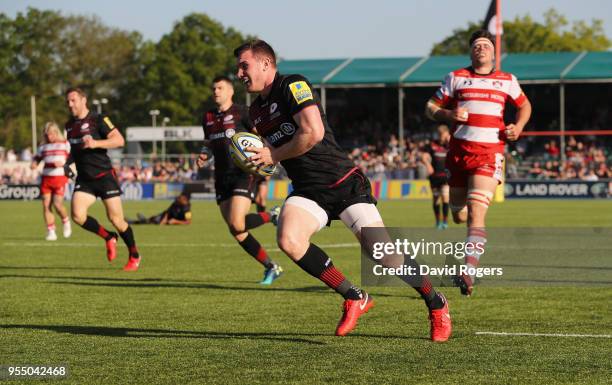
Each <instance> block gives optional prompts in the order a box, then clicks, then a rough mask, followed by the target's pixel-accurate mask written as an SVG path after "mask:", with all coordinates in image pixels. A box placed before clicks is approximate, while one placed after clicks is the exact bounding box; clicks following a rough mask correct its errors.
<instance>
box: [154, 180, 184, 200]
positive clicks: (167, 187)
mask: <svg viewBox="0 0 612 385" xmlns="http://www.w3.org/2000/svg"><path fill="white" fill-rule="evenodd" d="M184 187H185V185H184V184H183V183H155V187H154V189H153V198H154V199H174V198H176V197H177V196H178V195H179V194H180V193H181V192H182V191H183V188H184Z"/></svg>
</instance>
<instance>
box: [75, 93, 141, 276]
mask: <svg viewBox="0 0 612 385" xmlns="http://www.w3.org/2000/svg"><path fill="white" fill-rule="evenodd" d="M66 103H67V105H68V109H69V110H70V114H71V115H72V118H70V120H68V122H67V123H66V132H67V135H68V141H69V142H70V145H71V148H72V153H71V159H72V160H73V161H74V163H75V164H76V169H77V178H76V182H75V185H74V193H73V194H72V220H73V221H74V222H75V223H77V224H79V225H80V226H81V227H82V228H84V229H85V230H87V231H90V232H92V233H94V234H96V235H98V236H99V237H101V238H103V239H104V241H105V243H106V257H107V259H108V261H109V262H110V261H112V260H114V259H115V257H116V256H117V250H116V244H117V238H118V236H117V233H115V232H113V231H109V230H107V229H105V228H104V227H103V226H102V225H100V224H99V223H98V221H97V220H96V219H95V218H93V217H91V216H89V215H88V214H87V211H88V209H89V207H90V206H91V205H93V204H94V203H95V202H96V198H100V199H102V203H103V204H104V208H105V210H106V215H107V217H108V219H109V220H110V221H111V223H112V224H113V226H114V227H115V229H117V231H118V232H119V235H120V236H121V239H123V241H124V242H125V244H126V246H127V248H128V253H129V258H128V263H127V264H126V265H125V266H124V267H123V270H125V271H136V270H138V266H139V265H140V255H139V254H138V249H137V248H136V241H135V240H134V233H133V231H132V228H131V227H130V225H129V224H128V223H127V222H126V221H125V219H124V218H123V207H122V205H121V188H120V187H119V182H118V181H117V178H116V176H115V171H114V170H113V167H112V166H111V161H110V158H109V157H108V154H107V153H106V150H107V149H109V148H118V147H123V145H124V143H125V141H124V139H123V135H121V133H120V132H119V130H118V129H116V128H115V126H114V125H113V123H112V122H111V120H110V119H109V118H108V117H107V116H103V115H98V114H96V113H94V112H91V111H89V108H87V95H86V94H85V92H83V90H81V89H80V88H69V89H68V90H67V91H66Z"/></svg>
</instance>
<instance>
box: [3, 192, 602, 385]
mask: <svg viewBox="0 0 612 385" xmlns="http://www.w3.org/2000/svg"><path fill="white" fill-rule="evenodd" d="M167 205H168V202H167V201H165V202H127V203H125V206H124V207H125V211H126V214H127V216H131V217H133V216H135V214H136V212H138V211H141V212H144V213H146V214H148V215H152V214H155V213H157V212H159V211H161V210H162V209H164V208H165V207H166V206H167ZM379 207H380V209H381V213H382V215H383V218H384V219H385V221H386V223H387V225H389V226H430V225H431V222H432V219H431V216H432V215H431V213H430V212H431V208H430V207H431V205H430V203H429V202H382V203H381V204H380V205H379ZM0 212H2V225H1V227H0V243H1V247H0V293H1V294H0V295H1V297H0V298H1V299H0V365H9V364H36V365H51V364H68V365H69V367H70V376H69V378H68V379H64V380H49V381H48V382H49V383H58V384H60V383H61V384H64V383H70V384H72V383H74V384H272V383H275V384H408V383H415V384H416V383H418V384H441V383H447V384H459V383H465V384H493V383H501V384H510V383H513V384H514V383H517V384H526V383H529V384H566V383H567V384H569V383H585V384H596V383H609V381H610V375H611V374H610V373H612V362H611V360H612V358H611V357H612V354H611V352H612V339H611V338H595V337H568V336H557V337H555V336H533V335H525V336H497V335H478V334H476V332H478V331H496V332H516V333H543V334H559V335H567V334H579V335H608V336H609V335H610V334H612V310H611V309H612V308H611V306H610V304H611V299H612V287H611V286H610V285H607V286H606V285H603V286H602V285H600V286H597V287H579V288H575V287H559V288H551V287H513V288H510V287H480V288H479V287H477V288H476V292H475V296H473V297H472V298H467V299H466V298H462V297H461V296H460V295H459V292H458V289H455V288H444V290H443V291H444V292H445V294H446V295H447V297H448V299H449V303H450V308H451V314H452V317H453V322H454V325H453V326H454V332H453V338H452V339H451V340H450V341H449V342H448V343H445V344H433V343H431V342H430V341H429V340H428V339H427V337H428V322H427V312H426V309H425V307H424V305H423V304H422V302H421V300H420V299H419V298H417V295H416V293H414V292H413V291H412V290H411V289H409V288H403V287H392V288H378V287H374V288H370V293H371V294H372V295H373V296H374V297H375V299H376V301H377V304H376V306H375V307H374V308H373V309H372V310H371V311H370V312H369V313H368V314H367V315H365V316H364V317H363V318H361V321H360V323H359V326H358V328H357V329H356V331H355V332H354V333H353V334H351V335H350V336H348V337H344V338H339V337H334V335H333V333H334V329H335V325H336V323H337V321H338V319H339V317H340V314H341V309H340V305H341V298H340V297H339V296H338V295H336V294H335V293H333V292H331V291H330V290H329V289H326V288H325V287H324V286H323V284H322V283H320V282H319V281H317V280H315V279H313V278H312V277H310V276H308V275H306V274H305V273H304V272H302V271H301V270H300V269H299V268H298V267H297V266H295V265H294V264H293V263H292V262H290V261H289V260H288V258H287V257H286V256H284V255H282V254H281V253H280V252H279V251H278V250H277V249H276V247H275V245H274V229H273V227H272V226H271V225H266V226H264V227H261V228H259V229H256V230H255V231H253V233H254V235H255V236H256V237H257V238H258V239H259V240H260V241H261V242H262V243H263V244H265V245H267V246H268V248H269V249H270V254H271V256H272V257H273V258H274V259H275V260H276V261H278V262H280V263H281V264H282V265H283V267H284V268H285V275H284V276H283V277H282V278H281V279H280V280H278V281H277V282H275V284H274V285H272V286H271V287H262V286H260V285H258V284H257V283H256V282H257V281H258V280H259V279H260V278H261V275H262V268H260V266H259V265H258V264H257V263H256V262H255V261H254V260H252V259H251V258H250V257H248V256H247V255H246V254H245V253H244V252H243V251H242V249H240V248H239V246H238V245H236V244H235V242H234V241H233V239H232V238H231V236H230V235H229V233H228V231H227V230H226V228H225V226H224V224H223V222H222V220H221V217H220V214H219V213H218V209H217V207H216V205H215V204H214V203H213V202H194V203H193V212H194V223H193V224H192V225H191V226H187V227H178V226H176V227H156V226H139V227H136V228H135V234H136V239H137V241H138V244H139V247H140V250H141V252H142V254H143V256H144V258H143V262H142V265H141V270H140V271H138V272H136V273H124V272H122V271H121V269H120V268H121V266H122V265H123V263H125V260H126V259H127V255H126V254H127V253H126V250H125V247H124V246H123V244H122V243H121V242H120V247H119V248H118V250H119V252H120V253H119V257H118V258H117V260H116V261H115V262H114V263H113V264H109V263H108V262H107V261H106V258H105V252H104V247H103V243H102V241H101V240H100V239H99V238H97V237H95V236H93V235H91V234H89V233H86V232H85V231H83V230H81V229H80V228H75V230H74V235H73V237H72V238H71V239H69V240H65V239H62V238H61V228H60V229H59V230H60V231H59V232H58V236H60V239H59V240H58V241H57V242H54V243H49V242H45V241H44V231H45V227H44V224H43V221H42V215H41V209H40V202H0ZM91 213H92V214H93V215H94V216H96V217H98V218H100V219H102V218H103V211H102V206H101V204H100V203H97V204H96V205H95V206H94V208H93V209H92V211H91ZM58 222H59V221H58ZM103 222H104V223H105V224H107V223H108V221H107V220H106V219H105V218H104V221H103ZM488 226H491V227H494V226H495V227H500V226H502V227H503V226H566V227H571V226H605V227H611V226H612V201H571V200H568V201H507V202H505V203H503V204H495V205H493V206H492V208H491V210H490V214H489V220H488ZM315 242H316V243H318V244H320V245H338V244H343V243H348V244H354V243H355V240H354V239H353V236H352V234H351V233H350V232H349V231H348V230H346V229H345V228H344V227H343V226H342V225H341V224H340V223H336V224H334V225H333V226H332V228H330V229H325V230H323V231H321V232H320V233H319V234H317V235H316V237H315ZM324 248H325V247H324ZM327 250H328V252H329V254H330V256H331V257H332V258H333V260H334V264H335V265H336V266H338V267H339V268H340V269H341V270H342V271H344V273H345V274H346V275H347V277H349V278H352V279H353V280H354V281H358V280H359V248H358V247H356V246H351V245H349V246H345V247H335V248H328V249H327ZM582 257H583V255H579V254H578V255H575V259H574V260H573V261H565V262H564V263H566V264H567V263H572V264H574V265H580V264H581V258H582ZM485 258H486V255H485ZM608 269H610V267H608ZM35 381H39V382H36V383H46V381H44V380H22V381H21V383H34V382H35ZM8 383H20V381H13V382H7V384H8Z"/></svg>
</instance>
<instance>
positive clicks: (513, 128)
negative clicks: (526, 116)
mask: <svg viewBox="0 0 612 385" xmlns="http://www.w3.org/2000/svg"><path fill="white" fill-rule="evenodd" d="M521 132H523V129H522V128H521V127H519V126H517V125H515V124H513V123H510V124H508V125H507V126H506V131H505V133H506V138H507V139H508V140H511V141H515V140H518V138H519V136H521Z"/></svg>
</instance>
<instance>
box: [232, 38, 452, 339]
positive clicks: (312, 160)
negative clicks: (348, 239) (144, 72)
mask: <svg viewBox="0 0 612 385" xmlns="http://www.w3.org/2000/svg"><path fill="white" fill-rule="evenodd" d="M234 55H235V56H236V58H237V65H238V73H237V75H238V78H239V79H240V80H242V82H243V83H244V84H245V85H246V87H247V91H248V92H250V93H257V94H259V95H258V96H257V98H256V99H255V101H254V102H253V104H252V105H251V106H250V111H249V112H250V116H251V120H252V121H253V123H254V124H255V128H256V130H257V132H258V133H259V134H260V135H261V136H263V137H264V139H265V141H266V142H267V145H266V146H265V147H263V148H253V147H251V148H247V151H252V152H255V153H256V154H255V155H253V156H252V157H251V158H250V159H251V162H252V164H253V165H254V166H256V167H265V166H268V165H272V164H276V163H279V162H280V163H281V164H282V165H283V167H284V168H285V170H286V171H287V174H288V176H289V178H290V179H291V183H292V185H293V191H292V192H291V194H290V196H289V197H288V198H287V200H286V201H285V203H284V205H283V208H282V210H281V214H280V218H279V223H278V230H277V242H278V245H279V247H280V248H281V250H283V252H285V254H287V255H288V256H289V257H290V258H291V259H292V260H293V261H295V262H296V264H297V265H298V266H300V267H301V268H302V269H303V270H304V271H306V272H307V273H308V274H310V275H312V276H313V277H315V278H317V279H319V280H321V281H322V282H323V283H325V284H326V285H327V286H329V287H330V288H332V289H334V290H335V291H336V292H337V293H338V294H340V295H341V296H342V297H343V298H344V303H343V311H344V313H343V316H342V318H341V319H340V322H339V323H338V326H337V328H336V335H339V336H343V335H346V334H347V333H349V332H351V331H352V330H353V329H354V328H355V326H356V324H357V319H358V318H359V317H360V316H361V315H363V314H364V313H365V312H367V311H368V310H369V309H370V308H371V307H372V306H373V304H374V302H373V300H372V297H371V296H370V295H369V294H368V293H366V292H365V291H363V290H362V289H361V288H359V287H357V286H355V285H353V284H352V283H351V282H350V281H349V280H348V279H346V278H345V276H344V275H343V274H342V272H340V271H339V270H338V269H337V268H336V267H335V266H334V264H333V262H332V260H331V258H330V257H329V256H328V255H327V254H326V253H325V252H324V251H323V250H321V249H320V248H319V247H317V246H316V245H315V244H313V243H311V242H310V238H311V237H312V236H313V235H314V234H315V233H316V232H317V231H319V230H321V229H322V228H323V227H325V226H326V225H329V223H330V221H332V220H336V219H340V220H342V222H343V223H344V224H345V225H346V226H347V227H349V228H350V229H351V230H352V231H353V233H354V234H355V236H356V237H357V239H358V240H360V241H362V242H368V241H367V240H364V239H362V238H361V230H362V228H364V227H382V226H384V225H383V222H382V219H381V217H380V214H379V213H378V210H377V209H376V206H375V203H376V200H375V199H374V197H372V195H371V187H370V183H369V181H368V179H367V178H366V177H365V175H364V174H363V173H362V172H361V171H360V170H359V169H358V168H357V167H355V166H354V164H353V163H352V162H351V160H350V159H349V158H348V156H347V154H346V153H344V152H343V151H342V150H341V149H340V147H339V146H338V144H337V143H336V140H335V138H334V135H333V132H332V130H331V128H330V127H329V126H328V124H327V119H326V118H325V114H324V112H323V109H322V108H321V106H320V103H319V100H318V97H317V95H316V94H314V93H313V91H312V86H311V85H310V83H309V82H308V80H307V79H306V78H304V77H303V76H301V75H281V74H279V73H278V71H277V67H276V55H275V53H274V50H273V49H272V47H270V45H268V44H267V43H266V42H264V41H262V40H255V41H250V42H248V43H245V44H243V45H242V46H240V47H238V48H237V49H236V50H235V51H234ZM420 278H422V280H420V282H419V284H418V285H416V290H417V291H418V292H419V294H421V296H422V297H423V299H424V300H425V303H426V304H427V306H428V308H429V311H430V319H431V338H432V339H433V340H434V341H445V340H447V339H448V338H449V336H450V333H451V323H450V317H449V315H448V306H447V303H446V299H445V298H444V296H442V295H441V294H438V293H436V291H435V289H434V288H433V287H432V286H431V283H430V282H429V280H428V279H427V278H425V277H420Z"/></svg>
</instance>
